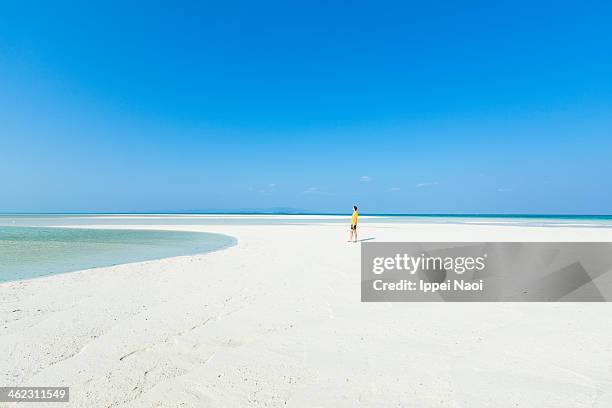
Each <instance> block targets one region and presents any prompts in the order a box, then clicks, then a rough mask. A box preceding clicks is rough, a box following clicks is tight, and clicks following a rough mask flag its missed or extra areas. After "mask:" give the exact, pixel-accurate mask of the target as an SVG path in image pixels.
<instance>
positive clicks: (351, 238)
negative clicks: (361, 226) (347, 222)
mask: <svg viewBox="0 0 612 408" xmlns="http://www.w3.org/2000/svg"><path fill="white" fill-rule="evenodd" d="M348 240H349V242H350V241H352V240H353V226H352V225H351V229H350V230H349V239H348Z"/></svg>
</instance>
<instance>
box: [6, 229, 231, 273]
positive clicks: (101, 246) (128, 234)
mask: <svg viewBox="0 0 612 408" xmlns="http://www.w3.org/2000/svg"><path fill="white" fill-rule="evenodd" d="M235 242H236V240H235V239H234V238H232V237H229V236H226V235H221V234H209V233H200V232H178V231H151V230H105V229H80V228H30V227H0V282H7V281H15V280H21V279H30V278H36V277H40V276H45V275H53V274H57V273H64V272H71V271H77V270H82V269H89V268H97V267H104V266H111V265H116V264H123V263H130V262H140V261H146V260H152V259H161V258H167V257H171V256H181V255H193V254H198V253H204V252H210V251H214V250H218V249H222V248H226V247H228V246H231V245H234V244H235Z"/></svg>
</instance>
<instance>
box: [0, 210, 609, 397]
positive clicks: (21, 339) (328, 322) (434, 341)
mask: <svg viewBox="0 0 612 408" xmlns="http://www.w3.org/2000/svg"><path fill="white" fill-rule="evenodd" d="M81 227H83V228H105V229H108V228H120V229H128V228H129V229H168V230H180V231H201V232H211V233H222V234H226V235H229V236H232V237H235V238H236V239H237V244H236V245H235V246H232V247H229V248H226V249H223V250H220V251H216V252H211V253H206V254H202V255H195V256H181V257H174V258H166V259H161V260H154V261H145V262H139V263H132V264H124V265H116V266H112V267H106V268H96V269H91V270H85V271H80V272H71V273H66V274H61V275H54V276H48V277H41V278H37V279H33V280H26V281H17V282H9V283H3V284H0V304H1V309H0V319H1V320H2V322H3V326H2V335H1V336H0V347H1V348H2V349H3V350H8V352H7V353H5V354H4V355H3V357H2V358H1V359H0V373H2V374H0V375H2V383H3V385H5V386H11V385H14V386H17V385H19V386H26V385H38V386H69V387H70V401H71V402H70V403H69V404H68V405H69V406H75V407H77V406H78V407H88V406H92V407H94V406H111V405H113V406H142V407H149V406H180V405H181V404H184V405H185V406H219V407H227V406H296V407H310V406H339V407H344V406H346V407H352V406H356V405H362V406H423V407H434V406H435V407H458V406H469V407H489V406H491V405H495V406H500V407H505V406H508V407H510V406H524V407H549V406H550V407H552V406H554V407H568V408H569V407H572V408H573V407H581V406H585V407H586V406H589V407H591V406H594V407H607V406H610V403H611V402H612V381H611V380H610V378H612V348H610V343H609V340H608V339H609V338H610V337H612V330H611V329H609V327H608V326H609V325H606V324H605V322H607V321H610V318H612V308H610V307H609V304H607V303H592V304H588V303H567V304H563V303H491V304H487V307H486V308H483V307H482V305H479V304H449V303H427V304H425V303H410V304H404V303H380V304H370V303H361V302H360V274H359V262H360V257H359V254H360V245H359V244H353V243H347V242H346V236H347V235H348V224H346V225H345V224H337V223H329V224H323V223H316V222H315V221H313V223H311V224H299V225H297V224H273V225H272V224H271V225H158V224H155V225H141V224H136V225H134V224H125V225H104V226H101V225H82V226H81ZM359 234H360V235H359V238H360V239H369V238H373V239H374V240H375V241H422V242H427V241H431V242H433V241H440V242H453V241H466V242H470V241H471V242H479V241H544V242H545V241H578V240H580V241H599V242H612V229H607V228H583V227H574V228H567V229H565V228H548V227H525V226H490V225H470V224H401V223H394V224H385V223H375V222H369V223H364V224H363V225H361V226H360V230H359ZM21 405H23V404H21ZM21 405H19V406H21ZM43 405H44V404H37V405H35V406H43Z"/></svg>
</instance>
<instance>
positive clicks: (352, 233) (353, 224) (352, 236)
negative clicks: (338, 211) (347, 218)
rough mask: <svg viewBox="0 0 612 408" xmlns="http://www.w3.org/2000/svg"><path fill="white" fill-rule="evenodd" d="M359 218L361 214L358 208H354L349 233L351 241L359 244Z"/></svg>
mask: <svg viewBox="0 0 612 408" xmlns="http://www.w3.org/2000/svg"><path fill="white" fill-rule="evenodd" d="M357 218H359V213H358V212H357V206H356V205H354V206H353V216H352V217H351V231H350V232H349V241H351V240H352V241H353V242H357Z"/></svg>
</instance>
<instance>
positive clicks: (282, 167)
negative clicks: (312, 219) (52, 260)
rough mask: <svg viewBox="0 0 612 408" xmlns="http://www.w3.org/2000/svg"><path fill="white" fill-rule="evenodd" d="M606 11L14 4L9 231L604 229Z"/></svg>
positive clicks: (1, 32) (610, 75)
mask: <svg viewBox="0 0 612 408" xmlns="http://www.w3.org/2000/svg"><path fill="white" fill-rule="evenodd" d="M121 3H125V4H126V5H122V4H121ZM460 3H461V4H460ZM611 4H612V3H610V2H604V1H602V2H589V1H576V2H573V3H572V2H563V1H555V2H534V1H528V2H520V1H512V2H507V3H506V2H498V1H482V2H469V1H468V2H456V1H447V2H442V1H438V2H436V1H434V2H426V1H419V2H381V1H372V2H356V1H354V2H337V3H336V2H331V1H324V2H315V1H308V2H299V3H298V2H295V3H293V2H287V1H278V2H253V1H248V2H234V1H228V2H218V1H217V2H193V3H190V2H182V3H181V2H177V1H172V2H166V3H160V2H142V3H132V4H129V5H127V2H108V1H104V2H95V1H92V2H70V3H64V2H62V1H48V2H27V1H8V2H2V4H1V5H0V212H10V211H20V212H58V211H59V212H61V211H109V212H112V211H125V212H129V211H142V212H147V211H188V210H211V209H264V208H271V207H293V208H297V209H304V210H311V211H323V212H347V211H350V207H351V206H352V205H353V204H354V203H356V204H358V205H359V206H360V207H361V209H362V211H363V212H366V213H368V212H369V213H374V212H396V213H397V212H403V213H566V214H589V213H590V214H610V213H612V183H611V181H610V176H611V175H612V24H610V20H611V19H612V5H611Z"/></svg>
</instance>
